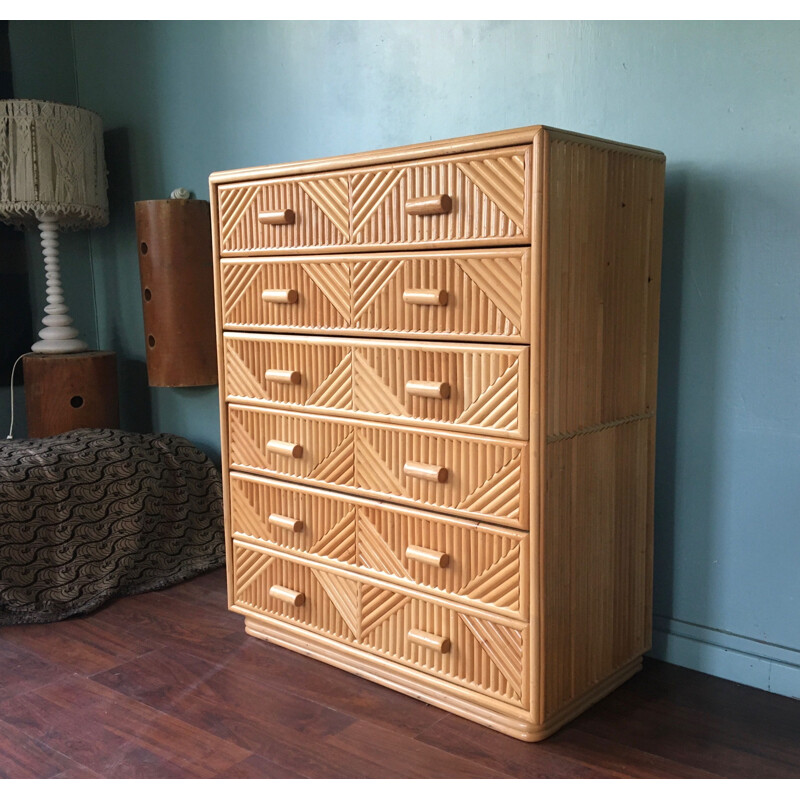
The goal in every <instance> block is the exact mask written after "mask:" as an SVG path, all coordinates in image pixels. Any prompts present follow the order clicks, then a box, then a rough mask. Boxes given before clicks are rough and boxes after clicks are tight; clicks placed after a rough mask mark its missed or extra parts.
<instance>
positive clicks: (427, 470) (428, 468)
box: [403, 461, 448, 483]
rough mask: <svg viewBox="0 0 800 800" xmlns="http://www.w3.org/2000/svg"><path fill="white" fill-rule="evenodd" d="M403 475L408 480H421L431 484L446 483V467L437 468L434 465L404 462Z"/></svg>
mask: <svg viewBox="0 0 800 800" xmlns="http://www.w3.org/2000/svg"><path fill="white" fill-rule="evenodd" d="M403 474H404V475H407V476H408V477H409V478H421V479H422V480H423V481H433V483H447V477H448V472H447V467H437V466H436V465H435V464H420V463H419V462H417V461H406V463H405V464H403Z"/></svg>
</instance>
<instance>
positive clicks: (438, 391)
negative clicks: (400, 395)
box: [406, 381, 450, 400]
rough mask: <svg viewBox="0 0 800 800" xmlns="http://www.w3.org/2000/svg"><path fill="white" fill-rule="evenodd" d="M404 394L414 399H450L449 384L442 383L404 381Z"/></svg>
mask: <svg viewBox="0 0 800 800" xmlns="http://www.w3.org/2000/svg"><path fill="white" fill-rule="evenodd" d="M406 392H408V394H413V395H414V396H415V397H434V398H436V399H437V400H446V399H447V398H448V397H450V384H449V383H444V382H443V381H406Z"/></svg>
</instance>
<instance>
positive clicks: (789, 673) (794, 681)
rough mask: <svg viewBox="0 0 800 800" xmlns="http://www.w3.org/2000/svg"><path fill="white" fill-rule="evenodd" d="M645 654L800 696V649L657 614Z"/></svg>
mask: <svg viewBox="0 0 800 800" xmlns="http://www.w3.org/2000/svg"><path fill="white" fill-rule="evenodd" d="M648 655H649V656H651V657H652V658H656V659H658V660H659V661H667V662H669V663H670V664H677V665H678V666H680V667H687V668H689V669H694V670H697V671H698V672H705V673H707V674H708V675H714V676H716V677H718V678H725V679H726V680H729V681H735V682H736V683H743V684H745V685H746V686H753V687H755V688H756V689H764V690H765V691H767V692H773V693H775V694H781V695H786V696H787V697H794V698H800V650H795V649H792V648H789V647H782V646H780V645H774V644H769V643H767V642H760V641H758V640H756V639H749V638H747V637H746V636H738V635H736V634H733V633H728V632H726V631H719V630H715V629H714V628H707V627H705V626H703V625H695V624H693V623H689V622H681V621H680V620H674V619H669V618H667V617H659V616H656V617H655V618H654V620H653V648H652V650H650V653H649V654H648Z"/></svg>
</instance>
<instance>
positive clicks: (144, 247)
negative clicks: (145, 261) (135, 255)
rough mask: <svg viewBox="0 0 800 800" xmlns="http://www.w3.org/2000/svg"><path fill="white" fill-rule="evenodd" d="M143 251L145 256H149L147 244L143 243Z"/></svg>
mask: <svg viewBox="0 0 800 800" xmlns="http://www.w3.org/2000/svg"><path fill="white" fill-rule="evenodd" d="M141 250H142V255H143V256H145V255H147V242H142V247H141Z"/></svg>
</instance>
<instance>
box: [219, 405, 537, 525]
mask: <svg viewBox="0 0 800 800" xmlns="http://www.w3.org/2000/svg"><path fill="white" fill-rule="evenodd" d="M229 424H230V449H229V456H230V466H231V468H233V469H241V470H244V471H246V472H256V473H261V474H264V475H269V476H273V477H283V478H289V479H294V480H299V481H301V482H303V483H310V484H313V485H317V486H324V485H332V486H336V487H338V488H340V489H344V490H346V491H353V492H355V493H356V494H366V495H369V496H373V497H384V498H386V499H393V500H398V501H399V502H401V503H411V504H413V505H418V506H422V507H428V508H433V509H436V510H441V511H451V512H454V513H455V514H456V515H464V516H468V517H474V518H477V519H482V520H486V521H488V522H496V523H500V524H505V525H510V526H512V527H515V528H522V529H525V528H527V522H528V504H527V495H526V494H525V493H523V486H524V485H525V482H526V480H527V468H528V463H527V450H528V448H527V445H526V444H525V443H523V442H517V441H515V440H513V439H506V440H501V439H492V438H489V437H485V436H482V437H477V436H475V437H473V436H468V435H466V434H464V435H460V436H457V435H453V434H447V433H445V432H437V433H431V434H428V433H425V432H423V431H419V430H417V429H414V428H401V427H397V428H392V427H386V426H383V425H375V424H368V423H360V422H349V421H348V422H344V421H341V420H336V419H333V418H330V417H320V416H310V415H301V414H291V415H287V414H284V413H280V412H276V411H272V410H270V409H257V408H248V407H245V406H237V405H231V406H229ZM272 440H277V441H282V442H293V443H295V444H299V445H301V446H302V448H303V452H302V456H300V457H298V458H292V457H288V456H285V455H280V454H275V453H272V452H269V450H268V447H267V444H268V442H270V441H272ZM407 462H413V463H422V464H435V465H439V466H443V467H445V468H447V470H448V472H449V474H448V479H447V481H446V482H432V481H426V480H420V479H419V478H416V477H411V476H408V475H406V474H404V464H405V463H407Z"/></svg>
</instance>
